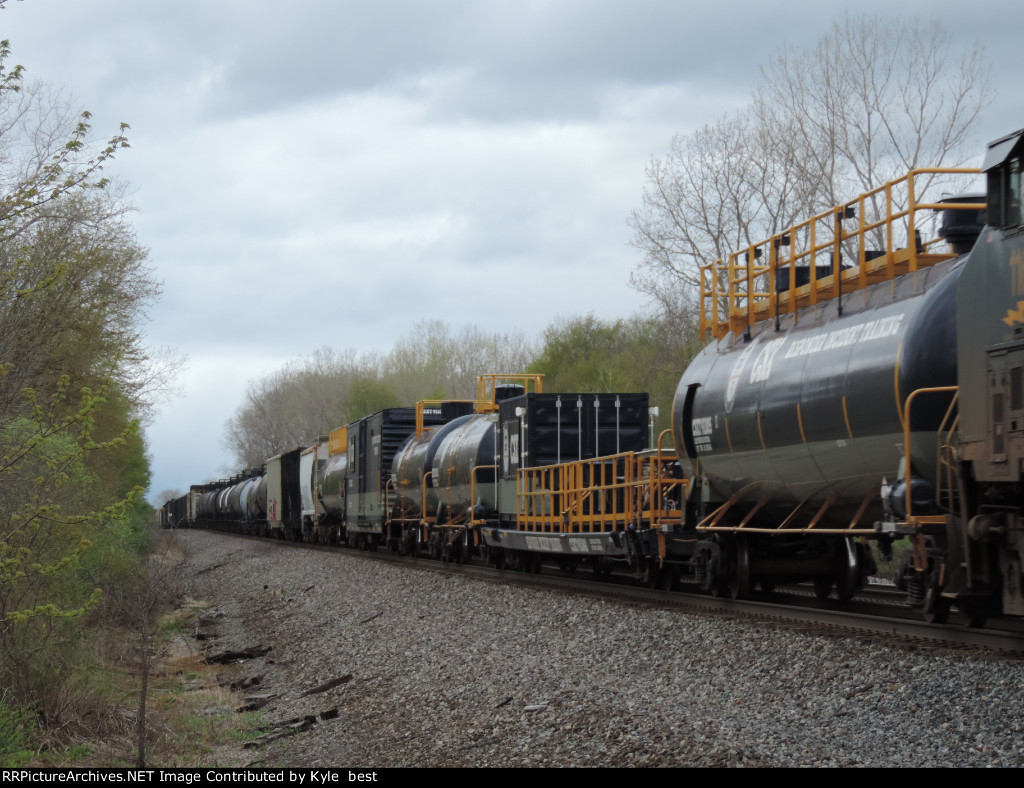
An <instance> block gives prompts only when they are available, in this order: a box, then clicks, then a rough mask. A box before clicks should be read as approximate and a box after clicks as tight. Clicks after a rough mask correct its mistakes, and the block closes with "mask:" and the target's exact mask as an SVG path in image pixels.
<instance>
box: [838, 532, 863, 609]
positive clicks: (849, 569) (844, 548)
mask: <svg viewBox="0 0 1024 788" xmlns="http://www.w3.org/2000/svg"><path fill="white" fill-rule="evenodd" d="M838 553H839V568H838V570H837V572H836V596H838V597H839V601H840V602H849V601H850V600H851V599H853V595H854V594H856V593H857V589H858V588H860V564H861V562H860V552H859V551H858V550H857V543H856V542H854V541H853V539H851V538H849V537H847V538H846V539H844V540H843V541H842V542H841V543H840V545H839V549H838Z"/></svg>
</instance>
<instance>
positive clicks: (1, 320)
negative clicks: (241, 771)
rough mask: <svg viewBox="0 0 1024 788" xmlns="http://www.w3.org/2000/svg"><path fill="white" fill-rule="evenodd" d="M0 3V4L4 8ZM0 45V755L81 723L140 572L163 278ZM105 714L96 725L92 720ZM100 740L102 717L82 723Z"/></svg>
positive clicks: (103, 148) (61, 125)
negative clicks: (145, 432) (154, 317)
mask: <svg viewBox="0 0 1024 788" xmlns="http://www.w3.org/2000/svg"><path fill="white" fill-rule="evenodd" d="M2 5H3V4H2V3H0V7H2ZM90 121H91V118H90V115H89V113H88V112H84V111H82V110H81V109H79V108H78V107H76V106H75V105H74V103H73V102H71V101H70V100H69V99H67V98H66V97H65V96H64V95H63V94H62V93H61V92H60V91H58V90H55V89H53V88H51V87H48V86H46V85H41V84H33V83H30V82H28V81H27V79H26V77H25V70H24V68H23V67H22V66H20V65H12V64H11V51H10V46H9V44H8V42H7V41H3V42H0V687H2V692H0V762H2V763H3V765H5V766H10V765H17V763H18V759H19V757H21V756H19V752H21V751H22V749H19V748H24V747H27V746H30V745H31V739H32V731H37V732H42V731H56V730H63V731H65V732H73V731H75V730H78V729H82V730H84V727H83V726H84V722H83V720H84V713H83V709H84V708H85V707H88V706H91V705H93V704H95V703H96V699H97V697H98V696H97V694H96V693H97V684H96V682H95V679H96V675H95V673H92V674H91V673H90V671H89V670H86V668H85V665H86V664H92V665H95V663H96V658H97V654H96V650H95V649H96V646H97V643H98V638H99V633H100V632H101V631H102V627H101V626H100V625H101V624H103V625H109V624H111V622H112V621H115V620H117V617H118V615H119V610H118V599H123V598H125V591H126V589H128V587H130V586H133V585H134V586H137V585H139V584H140V583H141V582H142V581H143V574H144V573H143V572H141V571H140V565H141V564H140V557H141V554H142V549H143V547H144V543H145V536H144V533H145V532H144V527H143V526H144V522H145V519H146V517H147V515H148V514H150V513H151V509H150V508H149V506H148V504H146V503H145V501H144V499H143V494H144V492H145V490H146V488H147V487H148V484H149V475H150V474H149V463H148V460H147V458H146V453H145V445H144V441H143V436H142V434H141V431H140V419H143V418H144V417H145V416H146V414H147V412H148V411H149V409H150V407H151V406H152V403H153V397H152V394H153V393H154V389H157V388H160V387H161V386H162V385H163V383H164V382H165V381H166V379H167V377H168V372H169V370H168V368H166V367H163V368H162V367H161V365H160V364H159V363H158V362H156V361H155V360H154V359H153V358H152V356H151V354H150V352H149V351H148V350H147V348H146V347H145V346H144V344H143V342H142V337H141V330H140V324H141V322H142V319H143V317H144V315H145V312H146V309H147V308H148V307H149V305H150V304H152V303H153V301H154V300H155V299H156V298H157V296H158V294H159V285H158V283H157V281H156V280H155V278H154V276H153V272H152V270H151V269H150V268H149V266H148V265H147V264H146V258H147V250H146V249H145V248H144V247H143V246H142V245H141V244H140V243H139V241H138V239H137V238H136V236H135V234H134V232H133V230H132V228H131V225H130V224H129V222H128V214H129V211H130V209H131V206H130V204H129V202H128V201H127V199H126V198H125V192H124V187H123V185H120V184H119V183H118V182H117V181H116V180H114V179H112V178H111V177H110V176H109V175H108V174H107V168H108V167H109V165H110V164H111V163H112V162H113V160H114V159H115V157H116V156H117V155H119V154H120V153H122V152H123V151H124V150H125V149H126V148H128V146H129V143H128V139H127V136H126V134H127V131H128V127H127V126H126V125H121V126H120V127H119V128H118V129H117V130H116V131H115V132H114V133H113V134H112V135H110V136H108V137H106V138H105V139H103V138H101V139H100V140H99V141H97V140H96V139H95V137H94V132H93V129H92V127H91V123H90ZM101 719H102V718H101ZM94 727H97V728H98V729H99V730H97V731H95V733H96V734H97V735H102V732H103V731H102V727H103V726H102V725H97V726H94Z"/></svg>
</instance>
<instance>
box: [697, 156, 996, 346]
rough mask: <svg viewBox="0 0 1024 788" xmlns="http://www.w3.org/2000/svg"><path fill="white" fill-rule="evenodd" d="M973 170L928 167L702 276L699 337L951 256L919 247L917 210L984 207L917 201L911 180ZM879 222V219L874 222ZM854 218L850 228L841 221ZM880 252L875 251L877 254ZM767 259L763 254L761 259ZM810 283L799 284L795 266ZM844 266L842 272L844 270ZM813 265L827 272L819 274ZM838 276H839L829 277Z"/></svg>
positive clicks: (938, 244) (932, 246)
mask: <svg viewBox="0 0 1024 788" xmlns="http://www.w3.org/2000/svg"><path fill="white" fill-rule="evenodd" d="M977 173H978V170H976V169H967V168H953V167H932V168H920V169H916V170H912V171H911V172H910V173H908V174H907V175H905V176H904V177H902V178H898V179H896V180H894V181H890V182H888V183H886V184H885V185H884V186H880V187H878V188H877V189H873V190H872V191H869V192H866V193H864V194H862V195H860V197H858V198H857V199H855V200H852V201H851V202H848V203H846V204H844V205H838V206H835V207H834V208H831V209H829V210H828V211H825V212H824V213H820V214H818V215H817V216H814V217H812V218H810V219H808V220H807V221H804V222H801V223H800V224H796V225H794V226H792V227H790V228H789V229H788V230H784V231H783V232H780V233H776V234H775V235H773V236H771V237H770V238H766V239H764V240H762V241H758V242H757V243H754V244H751V245H750V246H748V247H746V248H745V249H741V250H739V251H737V252H736V253H735V254H732V255H730V256H729V258H728V260H725V261H722V260H719V261H718V262H715V263H711V264H709V265H705V266H702V267H701V270H700V298H701V310H700V331H701V337H702V338H703V339H707V338H708V335H709V334H710V335H711V336H713V337H715V338H716V339H720V338H721V337H723V336H725V334H727V333H729V332H730V331H732V332H734V333H738V332H741V331H746V330H748V329H749V328H750V327H751V326H753V325H754V324H755V323H758V322H760V321H762V320H768V319H772V318H775V319H778V318H779V317H781V316H782V315H785V314H787V313H789V314H791V315H793V317H794V320H795V319H796V313H797V311H798V310H799V309H802V308H804V307H806V306H811V305H814V304H817V303H820V302H823V301H828V300H830V299H834V298H841V297H842V296H843V295H845V294H847V293H852V292H855V291H857V290H862V289H864V288H866V287H869V286H871V285H874V284H877V283H879V282H884V281H888V280H890V279H893V278H895V277H897V276H901V275H903V274H905V273H909V272H913V271H918V270H920V269H922V268H926V267H928V266H932V265H935V264H936V263H940V262H942V261H944V260H948V259H950V258H951V257H953V256H954V254H953V253H952V252H950V251H947V248H946V247H944V246H943V244H944V242H943V241H942V239H932V240H929V241H928V242H922V241H920V240H919V239H920V231H921V226H922V224H923V223H922V222H921V221H920V220H919V216H918V214H919V212H921V211H936V210H950V209H954V210H955V209H964V210H983V209H984V208H985V205H984V203H976V202H972V203H932V202H918V201H917V198H916V194H915V179H916V178H918V177H920V176H934V175H941V174H952V175H972V174H977ZM873 217H877V218H873ZM853 219H856V220H857V227H856V228H855V229H851V230H847V229H846V228H845V225H844V222H846V221H849V220H853ZM878 247H881V248H878ZM766 253H767V254H766ZM801 266H803V267H806V269H807V271H808V275H809V279H810V281H809V282H808V283H807V284H803V285H800V286H798V285H797V283H796V272H797V270H798V267H801ZM844 266H846V267H844ZM784 267H785V268H787V269H788V275H789V281H788V283H787V284H786V285H785V286H783V287H782V288H781V289H779V288H777V287H776V279H777V277H776V272H777V271H778V270H779V269H780V268H784ZM819 267H821V268H822V269H824V270H827V271H828V273H827V274H824V273H822V274H821V275H819V273H820V272H819V270H818V269H819ZM836 272H839V275H838V276H837V275H835V274H836Z"/></svg>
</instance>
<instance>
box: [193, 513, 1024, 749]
mask: <svg viewBox="0 0 1024 788" xmlns="http://www.w3.org/2000/svg"><path fill="white" fill-rule="evenodd" d="M178 536H179V538H180V539H181V540H182V543H183V544H184V545H186V546H187V550H188V553H189V559H188V562H187V564H186V569H185V573H186V574H187V575H188V578H189V580H188V584H189V593H190V594H191V595H192V596H193V597H194V598H196V599H202V600H203V601H205V602H206V603H208V605H209V609H208V610H207V612H206V617H207V620H209V621H211V622H212V623H210V624H208V625H207V626H208V627H209V628H212V629H213V630H214V632H215V634H216V637H215V638H212V639H210V640H207V641H205V645H206V646H207V648H208V650H209V651H210V652H215V651H226V650H231V649H239V650H241V649H245V648H254V647H257V646H261V647H263V648H267V647H269V648H270V651H269V652H267V653H266V654H265V655H264V656H261V657H255V658H252V659H249V660H246V661H244V662H243V663H241V664H239V665H238V666H237V667H236V668H233V670H234V671H237V672H238V676H239V678H252V677H258V678H259V684H258V686H254V687H252V688H250V690H247V691H246V693H250V692H251V693H254V694H258V695H262V696H271V697H270V698H269V702H267V703H266V705H264V706H263V708H262V712H263V715H264V719H265V721H266V722H267V723H275V722H285V721H288V720H293V719H296V718H305V717H313V715H316V716H315V719H316V722H315V724H312V723H310V722H306V723H305V725H303V726H301V727H307V726H308V729H307V730H304V731H303V732H301V733H298V734H295V735H290V736H287V737H282V738H276V739H273V740H270V739H271V738H272V737H271V736H268V741H267V743H266V744H264V745H263V746H262V747H260V748H258V749H254V750H250V751H248V752H249V753H250V754H251V761H250V763H251V764H252V765H261V766H262V765H271V766H293V767H323V766H353V767H354V766H358V767H367V768H369V767H374V768H387V767H401V766H417V767H422V766H442V767H457V766H734V765H735V766H738V765H746V766H776V765H778V766H797V765H799V766H901V767H920V766H1021V765H1022V764H1024V736H1022V730H1024V719H1022V718H1024V663H1021V662H1016V661H1004V660H996V659H991V660H986V659H978V658H965V657H964V656H962V655H958V654H955V653H952V652H944V651H931V650H913V649H906V648H893V647H887V646H885V645H881V644H879V643H877V642H866V641H862V640H856V639H844V638H834V637H824V636H819V635H810V634H804V633H801V632H796V631H792V630H787V629H784V628H776V627H773V626H771V625H761V624H757V623H747V622H736V621H730V620H727V619H725V618H719V617H712V616H708V617H704V616H700V615H693V614H684V613H680V612H676V611H663V610H662V611H659V610H653V609H639V608H635V607H631V606H627V605H624V604H618V603H614V602H604V601H599V600H594V599H588V598H583V597H576V596H570V595H561V594H557V593H553V592H549V591H543V590H533V589H521V588H512V587H508V586H504V585H501V584H498V583H488V582H480V581H474V580H468V579H465V578H461V577H447V576H442V575H439V574H437V573H432V572H423V571H416V570H410V569H406V568H403V567H400V566H391V565H384V564H381V563H379V562H373V561H367V560H364V559H363V558H361V557H360V556H358V555H354V554H353V555H346V554H344V553H341V554H338V553H326V552H314V551H308V550H296V549H285V548H282V547H281V546H278V545H275V544H274V543H272V542H258V541H253V540H243V539H237V538H234V537H231V536H227V535H223V534H217V533H210V532H205V531H181V532H178ZM324 685H332V686H329V688H326V689H325V688H324ZM250 697H252V696H250ZM264 701H267V698H266V697H262V698H259V697H257V698H255V702H257V703H262V702H264ZM244 702H245V698H244V696H243V695H241V694H240V695H239V705H240V706H241V705H242V704H243V703H244Z"/></svg>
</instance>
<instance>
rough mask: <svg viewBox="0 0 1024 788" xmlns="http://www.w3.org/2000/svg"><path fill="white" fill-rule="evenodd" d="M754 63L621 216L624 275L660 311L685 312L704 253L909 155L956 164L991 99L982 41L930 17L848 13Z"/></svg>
mask: <svg viewBox="0 0 1024 788" xmlns="http://www.w3.org/2000/svg"><path fill="white" fill-rule="evenodd" d="M762 74H763V81H762V83H761V85H760V86H759V87H758V89H757V90H756V91H755V94H754V97H753V101H752V103H751V105H750V106H749V107H748V108H746V109H744V110H743V111H741V112H739V113H736V114H734V115H730V116H727V117H725V118H722V119H720V120H719V121H717V122H716V123H714V124H710V125H708V126H705V127H703V128H701V129H699V130H698V131H696V132H693V133H691V134H687V135H680V136H677V137H675V138H674V139H673V140H672V144H671V148H670V151H669V153H668V155H667V156H666V157H665V158H663V159H655V160H653V161H652V162H651V164H650V165H649V166H648V169H647V185H646V187H645V189H644V195H643V201H642V204H641V207H640V208H639V209H637V210H635V211H633V213H632V214H631V215H630V217H629V219H628V224H629V226H630V227H631V228H632V230H633V238H632V245H633V246H634V247H635V248H637V249H639V250H640V251H641V252H642V254H643V258H642V260H641V262H640V264H639V266H638V268H637V270H636V272H634V274H633V275H632V277H631V282H632V284H633V286H634V287H635V288H636V289H638V290H639V291H640V292H643V293H646V294H647V295H650V296H651V297H652V298H653V299H654V300H655V302H656V303H658V304H659V305H660V306H661V307H662V308H663V310H664V311H666V312H667V313H677V314H679V315H680V316H683V315H685V314H686V313H688V312H689V311H690V310H692V308H693V306H694V304H693V301H694V298H695V295H694V290H695V286H696V284H697V282H698V277H699V268H700V266H701V265H705V264H707V263H710V262H714V261H716V260H719V259H724V258H725V257H726V256H727V255H729V254H731V253H733V252H735V251H737V250H738V249H740V248H742V247H744V246H747V245H749V244H751V243H754V242H756V241H758V240H762V239H764V238H767V237H769V236H771V235H772V234H774V233H776V232H779V231H781V230H783V229H785V228H786V227H788V226H790V225H791V224H793V223H794V222H795V221H798V220H800V219H803V218H809V217H810V215H812V214H814V213H816V212H820V211H822V210H824V209H827V208H829V207H831V206H833V205H839V204H842V203H844V202H845V201H847V200H850V199H852V198H854V197H855V196H857V195H858V194H860V193H862V192H865V191H868V190H869V189H871V188H873V187H876V186H879V185H881V184H884V183H885V182H887V181H889V180H892V179H893V178H896V177H899V176H901V175H904V174H906V173H907V172H908V171H909V170H911V169H913V168H915V167H919V166H933V167H940V166H941V167H952V166H958V165H961V164H962V163H963V162H964V160H965V154H964V151H965V150H967V148H966V145H965V143H968V142H970V138H969V135H970V132H971V129H972V128H973V126H974V123H975V121H976V120H977V118H978V116H979V114H980V112H981V110H982V109H983V108H984V106H985V105H986V104H987V103H988V101H989V100H990V89H989V87H988V74H987V70H986V67H985V65H984V59H983V52H982V50H981V48H980V47H978V46H975V47H973V48H970V49H968V50H967V51H965V52H962V53H957V52H954V50H953V46H952V41H951V38H950V35H949V34H948V32H946V31H945V30H944V29H943V28H942V27H941V26H940V25H939V24H938V23H935V22H930V23H925V24H918V23H907V22H904V21H900V20H893V19H886V18H883V17H878V16H863V17H849V16H847V17H845V18H843V19H841V20H837V21H836V22H835V23H834V24H833V27H832V31H831V32H830V33H829V35H827V36H826V37H824V38H823V39H822V40H821V41H819V42H818V44H817V45H816V46H815V47H813V48H810V49H800V48H797V47H793V46H784V47H783V48H781V49H780V50H779V51H778V53H777V54H776V55H775V57H774V58H773V59H772V60H771V61H770V62H769V63H768V64H767V65H766V66H765V67H764V69H763V70H762ZM942 185H943V186H944V187H945V188H950V186H949V184H948V182H947V183H945V184H942ZM917 186H918V188H919V189H924V190H926V189H931V190H932V191H933V192H934V191H935V190H936V189H937V188H938V187H939V186H940V183H939V182H937V181H935V180H934V179H932V180H929V179H923V180H921V181H920V182H918V183H917ZM921 196H923V195H922V193H921V192H919V194H918V197H921Z"/></svg>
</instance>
